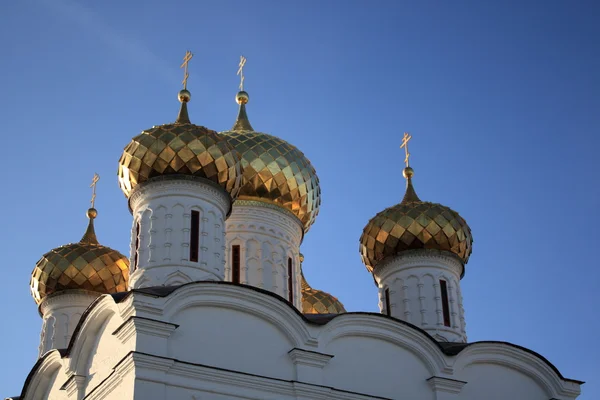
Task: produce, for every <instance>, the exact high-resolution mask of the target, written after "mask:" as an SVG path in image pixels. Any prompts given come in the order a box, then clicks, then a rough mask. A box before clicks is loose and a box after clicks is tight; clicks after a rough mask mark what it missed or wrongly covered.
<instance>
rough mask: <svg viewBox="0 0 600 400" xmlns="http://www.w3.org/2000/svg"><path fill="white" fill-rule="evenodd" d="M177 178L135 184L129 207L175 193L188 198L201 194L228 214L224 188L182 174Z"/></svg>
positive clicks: (226, 196)
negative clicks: (186, 177)
mask: <svg viewBox="0 0 600 400" xmlns="http://www.w3.org/2000/svg"><path fill="white" fill-rule="evenodd" d="M177 178H180V179H152V180H150V181H148V182H145V183H143V184H141V185H138V186H136V188H135V189H134V190H133V193H132V194H131V196H130V197H129V207H130V209H132V210H136V209H137V208H138V206H139V204H140V203H142V202H144V203H146V204H148V203H149V202H150V201H153V200H155V199H157V198H160V197H163V196H173V195H175V196H179V197H190V198H197V197H198V196H202V198H203V199H204V200H205V201H206V202H208V203H209V204H211V205H213V206H215V207H217V208H219V209H220V210H221V212H222V213H223V215H226V214H228V211H229V209H230V208H231V197H230V196H229V193H227V192H226V191H225V190H223V189H222V188H220V187H218V186H215V185H214V184H213V183H212V182H211V181H207V180H203V179H184V178H185V177H183V176H177ZM185 210H186V211H188V212H189V207H186V208H185Z"/></svg>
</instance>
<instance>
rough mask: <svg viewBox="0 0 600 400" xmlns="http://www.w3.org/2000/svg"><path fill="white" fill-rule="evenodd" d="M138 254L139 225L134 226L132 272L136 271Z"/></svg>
mask: <svg viewBox="0 0 600 400" xmlns="http://www.w3.org/2000/svg"><path fill="white" fill-rule="evenodd" d="M139 252H140V223H139V222H138V223H136V224H135V252H134V254H133V270H134V271H135V270H137V269H138V259H139V255H138V253H139Z"/></svg>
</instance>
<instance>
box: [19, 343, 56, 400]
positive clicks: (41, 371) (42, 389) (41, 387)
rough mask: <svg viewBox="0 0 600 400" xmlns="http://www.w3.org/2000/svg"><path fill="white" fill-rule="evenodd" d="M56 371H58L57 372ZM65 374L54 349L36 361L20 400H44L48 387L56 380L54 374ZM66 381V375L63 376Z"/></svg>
mask: <svg viewBox="0 0 600 400" xmlns="http://www.w3.org/2000/svg"><path fill="white" fill-rule="evenodd" d="M57 370H58V371H57ZM57 372H58V373H59V374H60V373H61V372H62V373H63V374H65V371H64V368H63V360H62V356H61V354H60V352H59V351H58V350H56V349H54V350H50V351H48V352H47V353H46V354H44V355H43V356H42V358H40V359H39V360H38V362H37V363H36V364H35V365H34V367H33V369H32V370H31V372H30V373H29V376H28V377H27V379H26V380H25V384H24V386H23V389H22V391H21V396H20V399H21V400H39V399H45V398H46V397H47V395H48V390H49V389H50V386H51V385H52V384H53V383H54V381H55V380H56V378H55V375H56V373H57ZM65 379H66V374H65Z"/></svg>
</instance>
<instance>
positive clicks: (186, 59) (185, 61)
mask: <svg viewBox="0 0 600 400" xmlns="http://www.w3.org/2000/svg"><path fill="white" fill-rule="evenodd" d="M192 57H194V55H193V54H192V52H191V51H189V50H187V51H186V52H185V56H184V57H183V63H182V64H181V66H180V67H179V68H183V69H184V70H183V81H181V83H182V84H183V88H184V89H186V90H187V80H188V77H189V76H190V74H188V63H189V62H190V60H191V59H192Z"/></svg>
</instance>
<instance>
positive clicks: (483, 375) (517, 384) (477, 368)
mask: <svg viewBox="0 0 600 400" xmlns="http://www.w3.org/2000/svg"><path fill="white" fill-rule="evenodd" d="M461 376H462V377H463V378H464V379H468V382H469V383H468V384H467V385H465V386H464V388H463V390H462V392H461V397H463V396H464V398H466V399H486V400H506V399H527V400H548V399H550V398H551V397H553V396H552V395H551V393H547V392H546V391H545V390H544V389H543V388H542V387H541V386H540V385H539V384H538V383H537V382H536V381H534V380H533V379H532V378H531V377H529V376H527V375H525V374H523V373H521V372H519V371H516V370H514V369H511V368H507V367H505V366H502V365H497V364H472V365H469V366H468V367H466V368H465V369H464V370H463V372H462V374H461Z"/></svg>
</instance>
